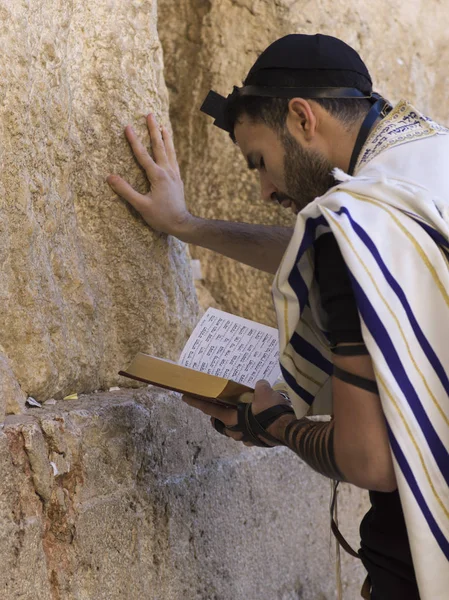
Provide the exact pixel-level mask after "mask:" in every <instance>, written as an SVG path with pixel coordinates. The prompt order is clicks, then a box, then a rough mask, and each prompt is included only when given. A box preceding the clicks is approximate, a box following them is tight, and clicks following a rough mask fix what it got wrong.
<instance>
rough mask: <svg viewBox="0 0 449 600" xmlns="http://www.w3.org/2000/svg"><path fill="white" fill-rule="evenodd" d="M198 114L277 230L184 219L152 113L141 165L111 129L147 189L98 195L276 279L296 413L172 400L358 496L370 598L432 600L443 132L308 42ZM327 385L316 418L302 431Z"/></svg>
mask: <svg viewBox="0 0 449 600" xmlns="http://www.w3.org/2000/svg"><path fill="white" fill-rule="evenodd" d="M203 109H204V110H205V112H208V114H211V115H212V116H214V117H215V124H216V125H218V126H219V127H221V128H223V129H225V130H227V131H228V132H229V133H230V135H231V138H232V139H233V140H234V141H235V142H236V143H237V144H238V146H239V148H240V150H241V151H242V154H243V155H244V157H245V159H246V160H247V163H248V166H249V168H251V169H256V170H257V172H258V174H259V178H260V186H261V194H262V197H263V199H264V200H266V201H277V202H280V203H282V205H283V206H286V207H292V208H293V210H294V212H295V213H298V217H297V224H296V227H295V230H294V231H293V232H292V230H290V229H288V228H282V227H267V226H263V225H248V224H244V223H228V222H222V221H214V220H206V219H200V218H197V217H194V216H192V215H191V214H190V213H189V212H188V210H187V208H186V206H185V202H184V196H183V189H182V182H181V179H180V175H179V169H178V165H177V162H176V156H175V150H174V147H173V143H172V140H171V138H170V136H169V134H168V132H167V131H166V130H165V129H162V130H161V131H160V130H159V128H158V126H157V124H156V122H155V120H154V118H153V117H152V116H149V117H148V127H149V133H150V137H151V143H152V149H153V157H154V158H151V157H150V155H149V154H148V152H147V151H146V149H145V148H144V146H143V145H142V144H141V142H140V141H139V140H138V138H137V137H136V135H135V133H134V132H133V130H132V128H130V127H128V128H127V129H126V135H127V138H128V140H129V142H130V144H131V147H132V149H133V151H134V154H135V156H136V158H137V160H138V161H139V163H140V164H141V165H142V167H143V168H144V169H145V171H146V173H147V175H148V178H149V180H150V182H151V186H152V189H151V192H150V193H149V194H146V195H142V194H139V193H137V192H136V191H135V190H133V188H132V187H131V186H130V185H129V184H127V183H126V182H125V181H124V180H123V179H121V178H120V177H118V176H116V175H113V176H112V175H111V176H110V177H109V178H108V182H109V184H110V185H111V187H112V188H113V189H114V190H115V191H116V192H117V194H119V195H120V196H122V197H123V198H125V199H126V200H127V201H128V202H130V203H131V204H132V205H133V206H134V207H135V208H136V209H137V210H138V211H139V212H140V214H141V215H142V217H143V218H144V219H145V220H146V222H147V223H148V224H149V225H150V226H151V227H153V228H154V229H156V230H159V231H163V232H165V233H168V234H171V235H175V236H176V237H178V238H179V239H181V240H183V241H184V242H187V243H192V244H196V245H200V246H203V247H206V248H209V249H211V250H215V251H216V252H220V253H221V254H224V255H226V256H229V257H231V258H233V259H236V260H239V261H241V262H244V263H246V264H249V265H251V266H253V267H256V268H258V269H261V270H264V271H267V272H270V273H273V274H274V273H276V277H275V280H274V286H273V295H274V301H275V308H276V311H277V315H278V325H279V332H280V362H281V368H282V372H283V375H284V378H285V380H286V382H287V384H288V386H289V389H290V397H291V401H292V403H293V406H294V409H295V413H296V414H292V411H291V408H290V404H289V402H288V401H287V400H286V399H285V398H283V397H282V396H281V395H280V394H278V393H277V392H275V391H274V390H272V389H271V388H270V386H269V385H268V384H267V383H266V382H263V381H262V382H259V383H258V384H257V386H256V390H255V395H254V401H253V403H252V406H250V407H249V408H248V407H247V408H244V409H242V410H240V409H239V410H238V411H237V410H235V409H227V408H221V407H216V406H212V405H210V404H208V403H206V402H201V401H199V400H195V399H193V398H187V397H185V398H184V399H185V401H186V402H187V403H188V404H190V405H191V406H194V407H196V408H199V409H200V410H202V411H203V412H204V413H206V414H208V415H210V416H211V420H212V423H213V424H214V426H215V428H216V429H217V431H219V432H220V433H222V434H224V435H227V436H229V437H232V438H234V439H235V440H242V441H243V442H244V443H246V444H251V443H252V444H256V445H266V446H271V445H276V444H284V445H286V446H288V447H289V448H291V449H292V450H293V451H295V452H296V453H297V454H298V455H299V456H300V457H301V458H302V459H303V460H304V461H306V462H307V463H308V464H309V465H310V466H311V467H312V468H314V469H315V470H317V471H318V472H320V473H322V474H324V475H325V476H327V477H330V478H332V479H334V480H337V481H339V480H343V481H347V482H350V483H353V484H354V485H357V486H359V487H362V488H366V489H368V490H370V499H371V503H372V508H371V510H370V511H369V513H368V514H367V515H366V516H365V518H364V520H363V522H362V525H361V550H360V552H359V555H360V557H361V559H362V561H363V563H364V565H365V566H366V568H367V570H368V573H369V577H370V580H371V598H372V599H373V600H379V599H381V600H390V599H391V600H399V599H402V598H404V599H407V600H413V599H417V598H419V597H421V598H423V599H424V600H427V599H429V600H430V599H431V600H437V599H438V598H441V599H442V598H446V597H447V589H449V586H448V584H449V569H448V568H447V566H448V565H447V560H448V558H449V542H448V540H449V501H448V486H447V484H448V482H449V454H448V448H449V417H448V414H449V402H448V397H449V380H448V377H447V374H446V370H447V367H448V365H449V351H448V348H447V346H448V344H447V339H449V331H448V332H447V334H448V335H447V336H446V337H445V334H446V329H447V328H448V327H449V319H448V316H449V315H448V310H449V292H448V290H449V274H448V264H449V241H448V239H449V204H448V203H447V200H446V199H448V198H449V178H448V177H447V175H446V173H445V168H446V169H447V167H448V166H449V165H448V164H447V162H448V158H447V157H448V156H449V153H448V151H449V137H448V136H447V135H446V134H447V130H445V129H444V128H443V127H441V126H439V125H437V124H436V123H434V122H433V121H430V120H429V119H427V118H425V117H423V116H422V115H421V114H420V113H419V112H418V111H416V110H415V109H414V108H413V107H412V106H410V105H409V104H408V103H405V102H401V103H399V104H398V105H397V106H396V107H394V108H393V109H392V107H390V106H389V104H388V102H387V101H385V100H384V99H383V98H381V97H379V96H377V95H376V94H374V93H373V91H372V83H371V78H370V75H369V72H368V70H367V68H366V66H365V65H364V63H363V62H362V60H361V58H360V57H359V56H358V54H357V53H356V52H355V51H354V50H353V49H352V48H350V47H349V46H347V45H346V44H344V43H343V42H341V41H340V40H337V39H335V38H332V37H329V36H322V35H317V36H305V35H290V36H286V37H285V38H281V39H280V40H277V41H276V42H274V43H273V44H272V45H271V46H269V47H268V48H267V49H266V50H265V51H264V52H263V53H262V54H261V56H260V57H259V58H258V60H257V61H256V63H255V64H254V65H253V67H252V68H251V70H250V71H249V74H248V76H247V78H246V79H245V82H244V85H243V87H242V88H234V91H233V93H232V94H231V95H230V96H228V98H226V99H224V98H221V97H219V96H218V95H217V94H214V93H212V94H211V95H209V96H208V99H207V100H206V102H205V104H204V105H203ZM352 175H354V177H351V176H352ZM436 318H437V319H438V324H437V325H436V322H437V321H436V320H435V319H436ZM446 323H448V325H446ZM442 340H444V341H442ZM329 379H331V388H332V389H331V392H332V409H331V411H332V417H333V418H332V419H331V421H329V422H325V423H323V422H316V421H311V420H309V419H307V418H306V417H305V415H306V414H310V408H311V407H312V410H313V408H314V405H315V397H316V396H317V395H318V392H320V390H322V388H323V387H324V386H325V384H326V381H327V380H329ZM398 486H399V491H400V497H401V498H400V499H399V493H398V490H397V488H398ZM401 503H402V507H403V509H404V512H405V517H406V522H407V526H406V524H405V521H404V514H403V510H402V508H401ZM407 532H408V537H409V538H410V540H411V546H412V553H413V562H414V566H415V568H414V566H413V563H412V557H411V553H410V546H409V543H408V539H407ZM415 572H416V575H417V579H418V584H417V581H416V576H415ZM418 585H419V591H418ZM365 597H366V595H365Z"/></svg>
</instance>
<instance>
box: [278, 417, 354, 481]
mask: <svg viewBox="0 0 449 600" xmlns="http://www.w3.org/2000/svg"><path fill="white" fill-rule="evenodd" d="M272 428H273V429H271V428H269V429H268V431H269V433H271V434H272V435H274V436H275V437H276V438H278V439H279V440H281V441H282V442H284V443H285V444H286V445H287V446H288V447H289V448H290V450H293V452H295V453H296V454H297V455H298V456H299V457H300V458H301V459H302V460H303V461H304V462H306V463H307V464H308V465H309V467H311V468H312V469H314V470H315V471H317V472H318V473H321V475H324V476H325V477H329V478H330V479H337V480H339V481H343V480H344V476H343V474H342V473H341V471H340V469H339V468H338V466H337V463H336V461H335V455H334V421H311V420H310V419H307V418H302V419H295V418H294V417H293V416H291V415H285V416H283V417H280V418H279V419H278V420H277V421H275V423H274V424H273V425H272Z"/></svg>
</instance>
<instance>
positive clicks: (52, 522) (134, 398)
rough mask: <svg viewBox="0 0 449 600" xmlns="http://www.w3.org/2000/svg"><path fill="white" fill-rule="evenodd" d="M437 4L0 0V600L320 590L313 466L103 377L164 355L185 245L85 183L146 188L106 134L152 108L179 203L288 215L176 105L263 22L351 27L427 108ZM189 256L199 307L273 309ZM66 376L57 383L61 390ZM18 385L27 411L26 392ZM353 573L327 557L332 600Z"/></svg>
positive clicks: (358, 577) (345, 511)
mask: <svg viewBox="0 0 449 600" xmlns="http://www.w3.org/2000/svg"><path fill="white" fill-rule="evenodd" d="M444 10H445V9H444V5H443V4H441V3H439V2H437V0H432V1H431V3H430V4H429V3H426V5H424V3H423V2H418V1H417V0H414V1H412V2H409V3H408V4H407V6H405V5H404V7H396V8H395V9H394V13H393V12H392V9H391V8H390V5H389V4H387V2H386V1H384V0H380V2H378V3H376V4H375V5H374V4H372V5H370V6H366V5H365V4H364V3H362V2H361V1H357V2H353V3H352V4H351V5H348V4H347V2H342V1H338V2H329V1H328V0H323V1H320V2H318V1H317V2H306V1H305V0H304V1H302V2H298V1H295V0H293V1H292V0H276V2H270V1H268V0H234V1H231V0H215V1H211V0H210V1H209V0H179V1H177V2H173V1H172V0H159V5H158V6H157V5H156V0H131V1H129V2H119V1H118V0H97V1H96V2H94V3H87V2H82V1H81V0H73V2H70V3H67V2H63V1H62V0H36V1H35V2H32V3H28V2H16V1H15V0H0V15H1V20H2V24H3V27H2V28H1V30H0V48H1V52H2V56H3V59H4V60H2V61H1V63H0V70H1V71H0V72H1V81H2V104H1V106H0V136H1V137H0V139H1V141H2V143H1V144H0V159H1V162H0V164H1V172H0V314H1V315H2V329H1V333H0V422H1V421H4V424H3V426H2V427H1V429H0V481H1V482H2V484H1V488H0V558H1V563H2V565H3V568H2V570H1V572H0V598H2V600H3V599H4V600H19V599H21V600H141V599H142V598H145V600H179V599H181V598H182V599H185V600H243V599H245V600H252V599H253V598H258V599H260V600H274V599H277V600H299V599H302V600H330V599H331V598H335V597H336V584H335V578H334V568H335V563H334V550H333V548H334V543H333V541H332V540H331V537H330V532H329V527H328V501H329V482H328V481H326V480H325V479H324V478H322V477H320V476H319V475H317V474H315V473H314V472H312V471H311V470H310V469H308V468H307V467H306V466H305V465H304V464H303V463H302V462H301V461H299V460H298V459H296V457H295V456H294V455H293V454H292V453H290V452H288V451H286V450H284V449H281V448H279V449H275V450H271V451H266V450H263V449H247V448H245V447H244V446H242V445H239V444H236V443H234V442H232V441H230V440H226V439H225V438H223V437H221V436H219V435H218V434H217V433H216V432H214V431H213V429H212V428H211V427H210V424H209V422H208V419H207V418H205V417H203V416H202V415H200V414H198V413H197V412H195V411H193V410H191V409H189V408H188V407H186V406H184V405H183V404H181V403H180V401H179V398H178V396H177V395H176V394H170V393H167V392H162V391H158V390H155V389H153V388H145V389H139V390H136V389H124V387H125V386H126V385H128V383H127V382H126V381H125V380H123V379H118V377H117V371H118V370H119V369H120V368H122V367H123V366H124V365H125V364H126V363H127V362H128V361H129V359H130V358H131V357H132V356H133V355H134V354H135V352H137V351H139V350H144V351H148V352H152V353H155V354H159V355H162V356H167V357H169V358H175V357H176V355H177V354H178V352H179V350H180V349H181V347H182V346H183V343H184V341H185V339H186V337H187V335H188V334H189V332H190V330H191V328H192V327H193V325H194V323H195V322H196V319H197V316H198V305H197V304H198V303H197V299H196V296H195V293H194V289H193V284H192V278H191V273H190V268H189V256H188V253H187V251H186V249H185V248H184V246H183V245H182V244H180V243H178V242H177V241H176V240H174V239H172V238H168V239H167V237H166V236H163V235H159V234H157V233H155V232H153V231H151V230H150V229H149V228H148V227H146V226H145V225H144V224H143V223H142V221H141V220H140V218H139V217H138V215H136V214H135V213H134V212H133V211H132V210H130V209H129V208H128V207H127V206H126V205H125V204H124V203H122V202H121V201H119V200H118V199H117V198H116V197H115V196H114V195H113V194H112V193H111V191H110V189H109V187H108V186H107V185H106V184H105V181H104V179H105V177H106V175H107V174H108V173H110V172H118V173H120V174H122V175H123V176H125V177H127V178H128V179H129V180H130V181H131V182H132V183H134V184H135V185H137V186H138V187H139V189H142V190H143V189H145V186H146V183H145V180H144V177H143V176H142V173H141V171H140V169H139V168H138V167H137V166H136V164H135V162H134V160H133V158H132V156H131V153H130V151H129V148H128V146H127V143H126V141H125V139H124V136H123V128H124V126H125V125H126V124H127V123H129V122H130V123H133V124H134V126H135V128H136V129H137V131H138V132H139V133H140V134H141V135H142V136H144V135H145V127H144V119H143V116H144V115H145V114H146V113H147V112H148V111H149V110H152V111H154V112H155V114H156V115H157V117H158V118H159V120H161V121H162V122H164V123H166V124H169V117H168V108H169V103H170V120H171V124H172V125H173V129H174V132H175V139H176V145H177V149H178V156H179V158H180V162H181V168H182V171H183V176H184V179H185V184H186V190H187V196H188V200H189V203H190V206H191V208H192V210H193V211H194V212H196V213H198V214H201V215H203V216H210V217H218V218H226V219H227V218H230V219H240V220H247V221H254V222H265V223H284V224H285V223H290V222H291V217H290V216H289V215H288V214H286V213H283V212H282V211H281V209H279V210H275V211H273V209H271V210H268V209H267V208H266V207H264V206H263V205H262V203H261V202H259V200H258V199H257V198H258V190H257V182H256V181H255V180H254V178H253V176H252V175H251V174H249V173H247V172H246V171H245V169H244V167H243V163H242V159H241V157H240V156H239V154H238V151H237V149H236V148H234V147H233V145H232V144H231V143H230V141H229V139H228V138H227V136H226V134H224V133H223V132H220V131H218V130H217V129H215V128H213V127H212V125H211V121H210V119H208V118H207V117H206V116H205V115H202V114H200V113H199V112H198V107H199V105H200V104H201V102H202V99H203V97H204V96H205V94H206V93H207V91H208V90H209V89H210V88H214V89H217V90H218V91H219V92H222V93H228V91H229V90H230V89H231V87H232V85H234V84H239V83H240V82H241V79H242V77H243V76H244V74H245V72H246V70H247V69H248V67H249V66H250V65H251V63H252V62H253V61H254V59H255V57H256V55H257V53H258V52H259V51H261V50H262V49H263V48H264V47H265V46H266V45H267V44H268V43H269V42H270V41H272V40H273V39H275V38H276V37H279V36H280V35H282V34H284V33H287V32H291V31H304V32H307V33H312V32H315V31H317V30H321V31H323V32H324V33H330V34H334V35H337V36H341V37H343V38H344V39H346V40H347V41H348V42H349V43H352V44H354V46H355V47H356V48H358V49H359V50H360V51H361V52H362V55H363V57H364V58H365V59H366V60H367V62H368V63H369V64H370V65H371V67H372V71H373V74H374V75H375V76H376V79H377V81H378V82H379V86H378V87H379V89H380V90H381V91H384V92H385V93H386V94H387V95H390V97H391V98H392V99H397V98H399V96H401V95H407V96H409V97H411V98H412V99H413V100H416V101H417V103H419V105H420V106H421V107H423V108H424V109H425V110H428V112H430V113H431V114H432V115H433V116H435V117H437V118H440V119H443V120H444V119H447V112H446V111H447V108H446V106H445V103H444V101H443V99H444V97H443V84H442V83H441V82H440V77H443V76H444V68H445V64H447V58H448V45H447V42H446V39H445V33H443V24H444V23H445V21H446V19H445V18H444V16H445V15H444ZM157 13H158V14H157ZM440 23H441V24H442V25H441V26H440V25H439V24H440ZM159 37H160V38H161V42H162V46H163V50H164V61H165V71H164V68H163V58H162V49H161V43H160V41H159ZM393 84H394V85H393ZM167 88H168V91H169V94H168V93H167ZM192 253H193V254H194V255H195V256H198V257H199V258H200V259H201V261H202V268H203V272H204V273H205V280H204V282H203V286H202V288H201V298H203V299H204V300H203V302H204V303H213V302H216V303H218V304H220V305H221V306H223V307H224V308H225V309H228V310H231V311H233V312H237V313H239V314H242V315H244V316H247V317H250V318H255V319H257V320H259V321H264V322H267V323H273V322H274V316H273V312H272V309H271V301H270V297H269V291H268V290H269V285H270V279H269V277H267V276H264V275H263V274H260V273H257V272H255V271H252V270H251V269H249V268H248V269H247V268H245V267H242V266H239V265H237V264H235V263H233V262H232V261H227V260H225V259H218V258H217V257H216V256H214V260H213V261H212V255H211V254H210V253H207V252H205V251H199V250H198V249H195V248H193V249H192ZM117 385H119V386H120V387H121V389H120V390H118V391H114V392H112V391H107V390H108V389H109V388H110V387H111V386H117ZM95 390H104V391H100V392H98V393H95ZM72 392H78V394H79V399H78V400H62V398H63V397H64V396H65V395H66V394H69V393H72ZM30 395H31V396H34V397H36V398H37V399H38V400H40V401H45V402H46V404H44V406H43V408H29V407H26V406H25V402H24V401H25V398H26V397H27V396H30ZM52 397H53V398H55V399H56V400H53V401H51V400H50V401H49V399H51V398H52ZM5 412H6V413H8V416H7V417H6V418H5V419H4V418H3V415H4V413H5ZM12 413H17V414H12ZM365 507H366V495H365V493H363V492H361V491H359V490H356V489H355V488H353V487H351V486H343V490H342V493H341V497H340V519H341V526H342V530H343V532H344V533H345V534H346V535H347V536H348V538H349V540H350V541H351V542H352V544H353V545H354V546H357V544H358V537H357V527H358V522H359V519H360V516H361V515H362V514H363V511H364V509H365ZM363 576H364V575H363V569H362V568H361V567H360V565H359V564H358V563H357V562H356V561H354V560H353V559H350V558H347V557H345V556H344V557H343V590H344V598H345V600H352V599H353V598H354V599H355V598H357V597H358V590H359V586H360V583H361V581H362V580H363Z"/></svg>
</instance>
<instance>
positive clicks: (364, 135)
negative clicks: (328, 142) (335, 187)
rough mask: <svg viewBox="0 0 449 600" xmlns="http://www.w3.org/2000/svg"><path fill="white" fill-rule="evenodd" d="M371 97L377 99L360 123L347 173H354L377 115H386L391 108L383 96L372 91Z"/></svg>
mask: <svg viewBox="0 0 449 600" xmlns="http://www.w3.org/2000/svg"><path fill="white" fill-rule="evenodd" d="M372 97H373V98H377V100H376V102H375V103H374V104H373V105H372V107H371V108H370V110H369V112H368V114H367V115H366V117H365V120H364V121H363V123H362V126H361V127H360V131H359V134H358V136H357V139H356V142H355V145H354V150H353V151H352V155H351V160H350V162H349V169H348V175H354V169H355V165H356V164H357V159H358V157H359V154H360V151H361V150H362V148H363V146H364V144H365V142H366V140H367V139H368V136H369V134H370V132H371V129H372V127H373V125H374V123H375V122H376V120H377V119H378V118H379V117H382V118H383V117H386V116H387V114H388V113H389V112H390V111H391V109H392V106H391V104H390V103H389V102H388V101H387V100H385V98H382V96H379V95H378V94H374V93H373V95H372Z"/></svg>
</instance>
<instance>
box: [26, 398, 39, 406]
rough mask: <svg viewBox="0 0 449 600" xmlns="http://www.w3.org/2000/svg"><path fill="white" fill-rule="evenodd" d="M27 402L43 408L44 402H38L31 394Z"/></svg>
mask: <svg viewBox="0 0 449 600" xmlns="http://www.w3.org/2000/svg"><path fill="white" fill-rule="evenodd" d="M26 404H28V406H36V407H38V408H42V404H41V403H40V402H38V401H37V400H35V399H34V398H32V397H31V396H29V398H27V400H26Z"/></svg>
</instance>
